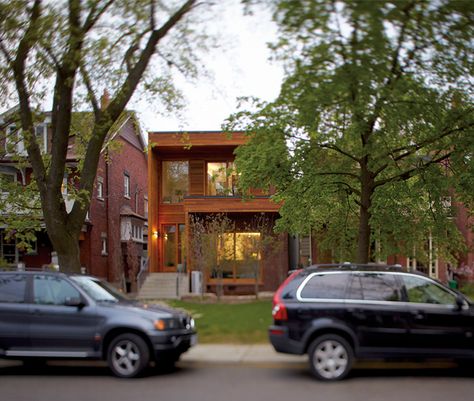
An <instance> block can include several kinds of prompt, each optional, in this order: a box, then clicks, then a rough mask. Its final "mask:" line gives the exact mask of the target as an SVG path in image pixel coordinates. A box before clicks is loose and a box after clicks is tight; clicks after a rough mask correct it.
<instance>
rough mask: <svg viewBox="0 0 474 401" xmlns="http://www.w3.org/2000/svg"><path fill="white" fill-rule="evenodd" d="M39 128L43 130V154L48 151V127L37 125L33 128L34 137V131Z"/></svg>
mask: <svg viewBox="0 0 474 401" xmlns="http://www.w3.org/2000/svg"><path fill="white" fill-rule="evenodd" d="M39 127H41V128H43V134H42V135H43V139H42V141H43V146H42V148H43V149H42V150H43V152H44V153H46V152H47V151H48V126H47V125H46V124H44V123H42V124H38V125H37V126H36V127H35V135H36V129H38V128H39Z"/></svg>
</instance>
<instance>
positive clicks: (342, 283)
mask: <svg viewBox="0 0 474 401" xmlns="http://www.w3.org/2000/svg"><path fill="white" fill-rule="evenodd" d="M348 278H349V273H318V274H315V275H313V276H311V278H310V279H309V281H308V282H307V283H306V284H305V286H304V288H303V289H302V290H301V298H303V299H344V292H345V290H346V286H347V282H348Z"/></svg>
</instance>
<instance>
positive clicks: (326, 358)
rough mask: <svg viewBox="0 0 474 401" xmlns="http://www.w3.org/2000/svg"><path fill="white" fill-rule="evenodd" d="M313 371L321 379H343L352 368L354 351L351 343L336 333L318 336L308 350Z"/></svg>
mask: <svg viewBox="0 0 474 401" xmlns="http://www.w3.org/2000/svg"><path fill="white" fill-rule="evenodd" d="M308 356H309V366H310V368H311V371H312V373H313V374H314V375H315V376H316V377H317V378H318V379H321V380H341V379H343V378H344V377H346V376H347V374H348V373H349V371H350V370H351V368H352V363H353V360H354V352H353V350H352V347H351V346H350V345H349V343H348V342H347V341H346V340H345V339H344V338H342V337H341V336H338V335H336V334H325V335H323V336H321V337H318V338H316V339H315V340H314V341H313V342H312V343H311V345H310V346H309V350H308Z"/></svg>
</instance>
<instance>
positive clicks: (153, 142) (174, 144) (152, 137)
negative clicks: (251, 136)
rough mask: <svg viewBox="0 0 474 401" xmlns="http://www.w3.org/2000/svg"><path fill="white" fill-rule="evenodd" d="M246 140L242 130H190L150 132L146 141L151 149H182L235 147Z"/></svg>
mask: <svg viewBox="0 0 474 401" xmlns="http://www.w3.org/2000/svg"><path fill="white" fill-rule="evenodd" d="M247 141H248V137H247V136H246V134H245V133H244V132H232V133H225V132H222V131H211V132H207V131H192V132H184V131H183V132H150V133H148V143H149V146H150V147H151V148H152V149H153V148H155V147H158V148H159V149H161V150H164V149H166V148H168V149H170V150H172V149H173V150H184V149H190V148H194V149H195V148H199V147H208V146H212V147H219V146H227V147H237V146H239V145H243V144H245V143H246V142H247Z"/></svg>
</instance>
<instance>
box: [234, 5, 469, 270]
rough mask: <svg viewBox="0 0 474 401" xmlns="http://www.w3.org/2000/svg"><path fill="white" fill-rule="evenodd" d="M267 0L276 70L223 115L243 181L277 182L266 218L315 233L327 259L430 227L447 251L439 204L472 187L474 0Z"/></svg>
mask: <svg viewBox="0 0 474 401" xmlns="http://www.w3.org/2000/svg"><path fill="white" fill-rule="evenodd" d="M271 3H272V6H273V7H274V20H275V21H276V23H277V24H278V26H279V29H280V39H279V41H278V42H277V43H275V44H273V45H272V49H273V50H274V54H275V57H276V58H279V59H280V60H281V61H283V62H284V64H285V71H286V76H285V79H284V82H283V84H282V87H281V91H280V95H279V96H278V98H277V99H276V100H275V101H273V102H270V103H265V102H261V101H258V100H252V99H250V100H248V101H249V103H250V105H248V106H247V107H246V108H247V110H246V111H242V112H239V113H237V114H235V115H233V116H231V117H230V118H229V120H228V122H227V124H226V129H228V130H229V131H232V130H239V129H241V130H245V131H246V132H248V135H249V142H248V144H246V145H245V146H241V147H240V148H239V149H238V150H237V159H236V165H237V169H238V170H239V172H240V174H241V176H240V178H239V183H240V185H241V187H242V190H243V191H248V190H249V189H250V188H252V187H261V188H264V189H267V190H270V189H275V190H276V192H275V195H274V199H275V201H277V202H282V207H281V210H280V214H281V219H280V220H279V221H278V222H277V228H278V229H280V230H287V231H289V232H292V233H308V232H313V233H315V234H316V235H317V236H318V238H319V240H320V241H319V245H320V247H321V248H323V249H331V250H332V252H333V254H332V256H333V258H334V259H336V260H346V259H350V260H354V259H355V260H357V261H358V262H361V263H366V262H368V261H369V260H371V259H373V260H377V259H379V258H384V257H385V256H386V255H387V254H390V253H397V252H403V253H405V254H407V255H412V254H413V249H414V247H417V246H419V245H420V244H422V243H423V242H424V240H425V239H426V237H427V235H431V236H432V237H433V239H434V240H435V241H436V247H437V250H438V253H439V254H440V255H443V256H445V257H451V258H454V257H455V256H456V252H459V250H460V249H461V248H462V241H461V237H460V234H459V232H458V231H457V229H456V227H455V225H454V222H453V220H452V219H451V216H452V213H453V211H452V208H451V207H450V206H449V202H448V201H447V200H448V199H449V197H454V195H455V194H456V196H462V197H463V201H464V202H465V204H466V205H467V206H469V205H472V203H469V202H472V195H473V193H474V191H473V188H474V187H473V175H472V173H473V163H474V160H473V156H474V147H473V141H472V138H473V137H474V130H473V127H474V113H473V106H472V104H473V103H472V99H473V89H474V76H473V68H474V63H473V61H474V60H473V55H474V52H473V37H474V26H473V24H472V21H473V18H474V3H473V2H471V1H463V0H458V1H449V0H445V1H443V0H440V1H424V0H407V1H328V0H302V1H297V2H295V1H290V0H278V1H274V2H271ZM464 195H465V196H464ZM453 205H454V203H453Z"/></svg>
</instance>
